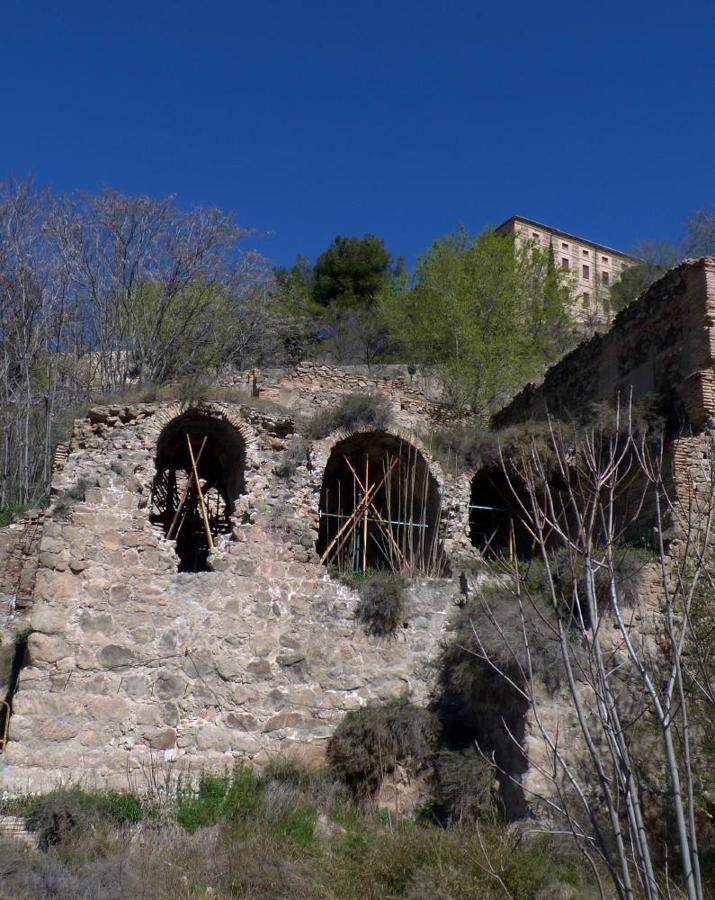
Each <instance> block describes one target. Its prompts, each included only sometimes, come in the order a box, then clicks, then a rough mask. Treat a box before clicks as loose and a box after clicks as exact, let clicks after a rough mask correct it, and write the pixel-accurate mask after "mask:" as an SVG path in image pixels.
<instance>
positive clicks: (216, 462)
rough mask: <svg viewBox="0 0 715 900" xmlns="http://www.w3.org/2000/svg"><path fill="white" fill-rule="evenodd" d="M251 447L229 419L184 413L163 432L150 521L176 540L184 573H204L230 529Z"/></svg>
mask: <svg viewBox="0 0 715 900" xmlns="http://www.w3.org/2000/svg"><path fill="white" fill-rule="evenodd" d="M245 457H246V448H245V444H244V441H243V437H242V436H241V433H240V432H239V431H238V429H236V428H235V427H234V426H233V425H231V424H230V423H229V422H227V421H226V420H225V419H220V418H217V417H215V416H213V415H211V414H210V413H206V412H202V411H201V410H190V411H188V412H186V413H182V414H181V415H179V416H177V417H176V418H175V419H172V421H171V422H169V424H168V425H167V426H166V427H165V428H164V429H163V431H162V432H161V435H160V436H159V441H158V444H157V448H156V472H157V474H156V477H155V478H154V485H153V488H152V503H151V514H150V520H151V521H152V522H153V523H155V524H159V525H161V526H162V527H163V529H164V533H165V534H166V536H167V537H168V538H170V539H171V540H175V541H176V553H177V556H178V557H179V566H178V569H179V572H202V571H205V570H206V569H207V563H208V556H209V553H210V551H211V549H212V548H213V546H214V542H215V540H216V538H217V537H218V536H219V535H221V534H226V533H228V532H229V531H230V528H231V514H232V513H233V507H234V502H235V500H236V498H237V497H238V496H239V495H240V494H242V493H243V492H244V490H245V485H244V468H245Z"/></svg>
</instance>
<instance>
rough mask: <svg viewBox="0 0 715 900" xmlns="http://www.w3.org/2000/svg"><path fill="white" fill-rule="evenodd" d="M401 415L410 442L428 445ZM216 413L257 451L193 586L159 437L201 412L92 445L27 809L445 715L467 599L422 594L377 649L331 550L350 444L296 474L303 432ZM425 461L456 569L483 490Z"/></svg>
mask: <svg viewBox="0 0 715 900" xmlns="http://www.w3.org/2000/svg"><path fill="white" fill-rule="evenodd" d="M395 406H396V409H395V414H396V416H397V422H398V424H397V426H396V428H395V433H396V434H402V435H404V436H406V437H407V438H408V439H413V436H412V434H411V432H410V431H409V429H408V427H407V425H408V422H409V421H410V419H409V417H407V416H405V415H404V414H403V412H402V411H401V410H400V409H399V408H398V406H397V404H395ZM198 407H199V408H200V410H201V412H202V413H203V414H205V415H208V416H215V417H223V418H226V419H227V420H229V421H231V422H233V423H235V424H236V426H237V427H240V430H241V433H242V435H243V439H244V442H245V492H244V493H243V494H241V495H240V496H239V497H238V498H237V500H236V502H235V508H234V510H233V515H232V523H233V527H232V531H231V533H230V534H226V535H224V536H222V537H221V539H220V541H219V543H218V545H217V549H216V552H215V553H213V554H212V555H211V557H210V566H209V568H210V571H205V572H196V573H180V572H177V558H176V553H175V550H174V544H173V542H172V541H169V540H167V538H166V536H165V533H164V530H163V529H162V528H161V527H160V526H156V525H152V524H151V521H150V516H149V513H150V494H151V487H152V482H153V479H154V476H155V454H156V448H157V442H158V439H159V435H160V434H161V432H162V429H163V428H164V427H165V426H166V424H167V423H168V422H170V421H172V419H174V418H175V417H176V416H177V415H178V414H179V413H180V412H181V411H182V410H183V409H184V407H183V406H181V405H178V404H177V405H165V404H156V403H154V404H137V405H135V406H128V407H125V406H111V407H98V408H96V409H93V410H91V411H90V414H89V416H88V417H87V419H85V420H82V421H80V422H78V423H76V425H75V429H74V433H73V436H72V439H71V442H70V445H69V447H68V450H67V457H66V462H65V463H64V465H63V467H62V468H61V469H58V470H57V471H56V473H55V477H54V480H53V485H52V493H53V499H52V503H51V505H50V508H49V510H48V511H47V514H46V519H45V523H44V528H43V531H42V537H41V542H40V555H39V559H40V563H39V569H38V572H37V578H36V586H35V597H34V607H33V610H32V619H31V625H32V628H33V633H32V634H31V636H30V638H29V642H28V653H27V658H26V664H25V666H24V668H23V669H22V671H21V672H20V679H19V686H18V690H17V693H16V695H15V702H14V714H13V717H12V719H11V723H10V741H9V744H8V746H7V752H6V754H5V764H6V766H7V768H6V769H5V772H4V784H5V786H6V788H7V789H8V790H11V791H23V790H28V789H31V790H40V789H43V788H46V787H48V786H49V785H51V784H52V783H55V782H56V781H57V780H58V779H68V778H73V779H80V778H81V779H83V780H84V781H88V780H89V781H94V780H98V781H101V782H103V783H110V784H114V785H116V786H126V785H127V784H128V783H130V782H132V780H141V779H142V778H144V777H148V776H149V774H150V770H151V768H152V767H153V766H155V765H156V764H157V762H161V763H162V764H163V763H164V761H167V760H168V761H176V765H177V766H179V767H181V768H182V769H184V770H186V769H190V768H193V769H197V768H199V767H204V766H213V767H222V766H225V765H230V764H231V762H232V761H233V760H234V759H236V758H237V757H242V758H247V759H250V760H253V761H255V762H258V763H260V762H265V760H266V759H267V758H268V757H269V756H270V755H271V754H275V753H279V752H285V751H287V750H289V749H291V748H292V749H299V750H300V751H301V752H303V753H305V754H308V755H309V756H311V757H317V758H319V757H320V756H321V755H322V753H323V752H324V746H325V741H326V739H327V737H328V736H329V734H330V733H331V732H332V729H333V727H334V726H335V724H336V723H337V721H339V719H340V718H341V717H342V716H343V715H344V714H345V712H346V711H348V710H350V709H354V708H356V707H358V706H360V705H363V704H366V703H370V702H381V701H387V700H390V699H396V698H399V697H408V698H410V699H412V700H415V701H417V702H423V703H424V702H427V699H428V695H429V691H430V688H431V684H432V679H433V669H432V662H433V659H434V657H435V655H436V654H437V653H438V650H439V645H440V639H441V637H442V634H443V631H444V628H445V623H446V621H447V619H448V618H449V616H450V613H451V612H452V609H453V607H454V603H455V595H456V594H458V592H459V588H458V585H457V583H456V582H455V581H453V580H450V579H436V580H426V579H424V580H420V581H416V582H414V583H413V584H412V585H411V587H410V588H409V591H408V597H407V614H406V617H405V622H404V627H401V628H400V629H399V631H398V634H397V635H396V636H395V637H394V638H392V639H382V638H376V637H369V636H367V635H366V634H365V633H364V631H363V629H362V627H361V626H360V625H359V624H358V623H357V621H356V620H355V617H354V610H355V606H356V604H357V596H356V594H355V593H354V592H353V591H351V590H350V589H348V587H346V586H345V585H344V584H342V583H341V582H339V581H337V580H335V579H332V578H331V577H329V575H328V573H327V572H326V569H325V568H324V567H323V566H321V565H320V563H319V559H318V556H317V553H316V549H315V543H316V539H317V532H318V500H319V492H320V485H321V480H322V475H323V467H324V465H325V462H326V461H327V458H328V457H329V454H330V450H331V447H332V446H333V445H334V444H335V443H336V442H337V441H339V440H341V439H342V438H343V437H344V435H343V434H335V435H331V436H330V437H328V438H326V439H325V440H323V441H320V442H318V443H316V444H313V445H309V444H306V451H305V456H304V458H303V459H302V460H299V461H298V463H297V465H296V466H295V468H294V469H293V471H292V472H290V471H289V473H288V474H285V469H284V467H283V463H284V461H285V458H286V453H287V448H288V445H289V444H290V443H291V442H292V441H294V440H295V439H296V438H297V435H295V434H294V433H293V424H292V419H291V417H290V416H289V415H282V414H279V413H271V414H268V413H265V412H261V411H260V410H258V409H255V408H251V407H249V406H236V405H231V404H225V403H224V404H219V403H215V404H206V403H204V404H198ZM420 449H421V450H422V452H423V453H424V454H425V455H426V458H427V459H428V463H429V466H430V472H431V473H432V474H433V476H434V477H435V480H436V482H437V484H438V485H439V488H440V492H441V494H442V499H443V504H444V514H443V517H442V520H441V526H440V527H441V539H442V541H443V545H444V547H445V550H446V552H447V553H451V554H453V556H454V557H455V558H456V557H458V556H459V555H460V554H461V553H468V554H471V555H472V556H473V555H474V551H473V550H472V548H471V547H470V545H469V541H468V537H467V531H466V517H467V497H468V490H469V486H468V482H467V481H466V479H461V478H458V477H454V476H445V475H444V474H443V473H442V472H441V471H440V470H439V467H438V466H437V465H436V464H435V463H434V462H433V461H432V460H429V457H428V455H427V452H426V451H425V450H424V448H420ZM280 473H283V474H280Z"/></svg>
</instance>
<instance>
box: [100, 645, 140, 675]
mask: <svg viewBox="0 0 715 900" xmlns="http://www.w3.org/2000/svg"><path fill="white" fill-rule="evenodd" d="M97 656H98V658H99V661H100V662H101V664H102V665H103V666H104V667H105V668H107V669H119V668H122V667H124V666H131V665H132V664H133V663H134V662H135V656H134V653H133V652H132V651H131V650H130V649H129V648H128V647H122V646H120V645H119V644H107V646H106V647H102V649H101V650H100V651H99V653H98V654H97Z"/></svg>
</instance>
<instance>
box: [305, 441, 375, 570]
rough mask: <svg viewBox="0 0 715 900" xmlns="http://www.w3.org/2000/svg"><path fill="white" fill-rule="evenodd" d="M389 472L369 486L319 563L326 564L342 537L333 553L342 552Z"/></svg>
mask: <svg viewBox="0 0 715 900" xmlns="http://www.w3.org/2000/svg"><path fill="white" fill-rule="evenodd" d="M346 462H347V463H348V465H349V466H350V463H349V462H348V460H347V459H346ZM350 469H351V471H352V472H353V474H355V470H354V469H353V467H352V466H350ZM391 471H392V467H391V468H390V470H389V471H388V472H386V473H385V476H384V477H383V479H382V481H380V482H379V483H375V484H372V485H370V490H369V492H368V493H366V494H364V495H363V498H362V500H361V501H360V503H359V505H358V507H357V509H354V510H353V511H352V513H351V515H350V518H349V519H348V521H347V522H345V524H344V525H342V527H341V528H340V529H339V531H338V533H337V534H336V535H335V537H334V538H333V540H332V541H331V542H330V545H329V546H328V547H327V549H326V550H325V552H324V553H323V555H322V556H321V557H320V562H321V563H325V562H326V560H327V559H328V557H329V556H330V553H331V551H332V549H333V547H334V546H335V545H336V544H338V541H339V540H340V538H341V537H342V540H340V543H339V544H338V547H337V549H336V551H335V554H336V555H337V554H339V553H340V551H341V550H342V548H343V547H344V546H345V541H346V540H347V539H348V538H349V537H350V535H351V534H352V532H353V531H354V529H355V527H356V525H357V523H358V522H359V520H360V516H361V515H362V510H363V507H369V506H370V504H371V503H372V497H373V496H374V495H375V494H376V493H377V492H378V491H379V490H380V488H381V487H382V485H383V483H384V482H385V480H386V479H387V477H388V476H389V474H390V472H391ZM356 480H357V481H358V482H359V479H356ZM346 531H347V534H345V535H344V536H343V534H344V532H346Z"/></svg>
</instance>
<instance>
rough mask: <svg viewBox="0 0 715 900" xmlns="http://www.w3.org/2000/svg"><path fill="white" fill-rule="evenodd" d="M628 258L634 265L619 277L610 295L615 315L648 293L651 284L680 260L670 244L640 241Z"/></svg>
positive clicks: (673, 246)
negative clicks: (632, 257)
mask: <svg viewBox="0 0 715 900" xmlns="http://www.w3.org/2000/svg"><path fill="white" fill-rule="evenodd" d="M631 254H632V255H633V256H635V257H636V258H637V260H638V261H637V262H635V263H633V264H632V265H630V266H628V267H627V268H625V269H624V270H623V272H622V273H621V277H620V278H619V279H618V281H616V282H615V283H614V284H613V286H612V288H611V292H610V302H611V309H612V310H613V312H614V313H618V312H620V311H621V310H622V309H625V308H626V306H628V304H629V303H632V302H633V301H634V300H635V299H636V298H637V297H640V295H641V294H642V293H643V291H645V290H647V289H648V288H649V287H650V286H651V284H653V282H654V281H656V280H657V279H658V278H660V276H661V275H662V274H663V273H664V272H665V271H666V270H667V269H669V268H670V267H671V266H673V265H675V263H677V262H678V260H679V259H680V258H681V257H682V254H681V253H680V252H679V251H678V249H677V248H676V246H675V245H674V244H671V243H670V242H669V241H640V242H639V243H637V244H635V245H634V247H633V249H632V250H631Z"/></svg>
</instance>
